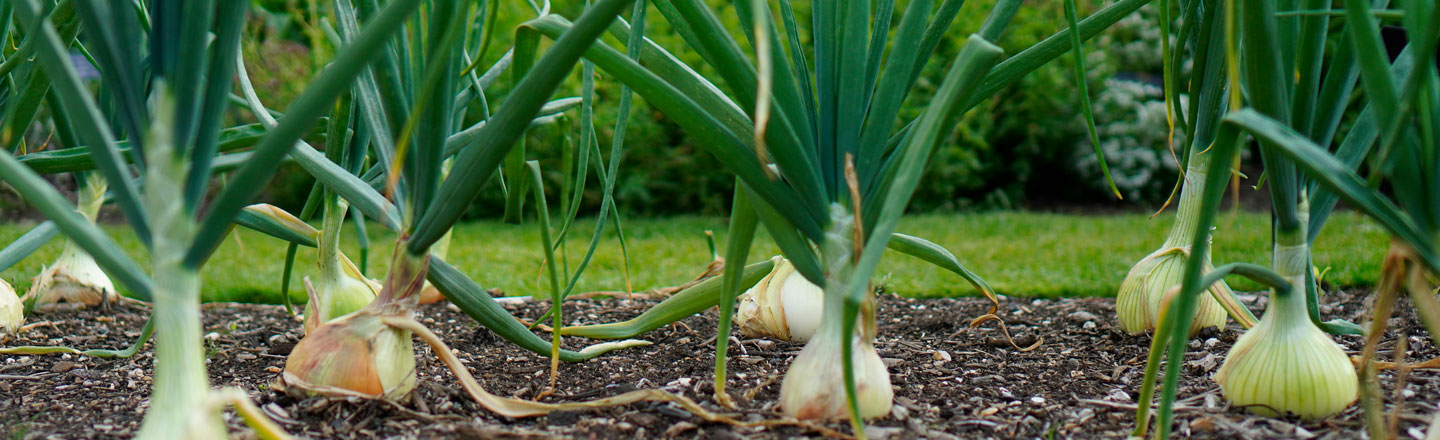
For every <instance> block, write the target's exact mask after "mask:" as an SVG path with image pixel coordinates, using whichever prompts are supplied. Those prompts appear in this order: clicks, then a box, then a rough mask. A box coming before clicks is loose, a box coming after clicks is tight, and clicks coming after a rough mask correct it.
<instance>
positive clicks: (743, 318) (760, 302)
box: [735, 256, 825, 342]
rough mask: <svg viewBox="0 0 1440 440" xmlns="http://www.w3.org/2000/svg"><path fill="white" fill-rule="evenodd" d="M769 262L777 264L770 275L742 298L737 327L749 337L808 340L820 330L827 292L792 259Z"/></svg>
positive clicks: (743, 334) (736, 321) (736, 314)
mask: <svg viewBox="0 0 1440 440" xmlns="http://www.w3.org/2000/svg"><path fill="white" fill-rule="evenodd" d="M770 260H771V261H772V262H774V263H775V268H774V269H771V270H770V274H769V275H766V276H765V278H762V279H760V282H758V283H756V284H755V286H754V287H751V288H750V290H747V291H745V293H744V294H742V295H740V308H739V309H738V310H737V311H736V312H735V325H736V326H737V327H738V328H739V330H740V334H741V335H742V336H745V337H747V338H757V337H767V338H775V339H780V340H786V341H793V342H805V341H808V340H810V337H811V336H814V335H815V330H816V329H818V328H820V316H821V314H822V312H823V308H824V303H825V291H824V290H822V289H820V286H816V285H815V283H812V282H810V280H807V279H805V277H804V276H803V275H800V273H799V272H797V271H796V270H795V265H794V264H791V263H790V260H786V259H785V258H783V257H779V256H777V257H774V258H771V259H770Z"/></svg>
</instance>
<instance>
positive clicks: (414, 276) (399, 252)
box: [366, 237, 430, 316]
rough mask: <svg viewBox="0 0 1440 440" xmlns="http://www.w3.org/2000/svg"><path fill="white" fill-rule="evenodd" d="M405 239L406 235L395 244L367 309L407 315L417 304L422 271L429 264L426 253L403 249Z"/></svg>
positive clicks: (422, 276)
mask: <svg viewBox="0 0 1440 440" xmlns="http://www.w3.org/2000/svg"><path fill="white" fill-rule="evenodd" d="M408 242H409V237H401V238H400V239H399V240H397V242H396V243H395V255H394V257H393V258H392V259H391V262H390V272H389V273H387V274H385V283H384V285H383V287H382V288H381V289H380V294H379V295H378V296H376V297H375V301H374V302H372V303H370V305H369V306H367V307H366V308H367V309H371V310H373V311H375V312H378V313H380V314H384V315H405V316H409V315H410V314H411V313H413V312H414V310H415V307H416V306H418V305H419V304H420V291H421V290H423V289H424V287H425V272H426V271H427V270H428V269H429V267H430V254H429V253H426V254H425V255H412V254H410V253H409V252H405V249H406V248H407V246H406V244H407V243H408Z"/></svg>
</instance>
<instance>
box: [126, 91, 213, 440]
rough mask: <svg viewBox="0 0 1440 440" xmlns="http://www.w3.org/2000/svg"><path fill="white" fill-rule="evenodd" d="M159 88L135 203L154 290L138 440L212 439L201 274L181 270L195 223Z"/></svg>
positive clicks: (169, 110)
mask: <svg viewBox="0 0 1440 440" xmlns="http://www.w3.org/2000/svg"><path fill="white" fill-rule="evenodd" d="M163 86H164V84H163V83H161V84H160V89H159V91H158V94H159V96H160V99H158V100H156V105H155V114H154V118H153V121H154V122H153V125H152V129H151V130H150V136H151V138H150V139H151V142H150V146H149V147H147V151H146V158H147V159H148V160H147V162H148V163H149V166H148V168H147V170H146V173H145V184H144V188H145V193H144V196H143V197H142V201H143V203H144V205H145V209H146V211H148V212H149V213H150V219H151V222H150V227H151V230H150V232H151V237H152V238H153V242H152V247H151V262H152V267H153V271H154V280H155V289H154V291H153V292H151V298H152V300H153V301H154V310H153V311H152V312H151V313H153V316H152V319H154V320H155V374H154V377H155V384H154V388H153V389H152V390H151V393H150V409H149V410H148V411H146V412H145V420H144V422H143V423H142V424H141V426H140V433H139V436H138V437H139V438H142V439H215V438H224V437H225V433H226V431H225V424H224V423H222V422H221V420H220V414H219V412H218V411H212V410H211V408H212V405H211V404H210V383H209V378H208V377H207V376H206V372H205V347H204V345H202V344H201V342H200V341H202V340H203V338H202V336H201V332H202V331H203V327H202V325H201V321H200V272H199V269H198V268H194V267H187V266H185V265H184V263H183V261H184V258H185V253H186V252H187V251H188V250H189V247H190V245H191V244H192V243H193V242H194V238H195V230H196V224H195V220H194V217H193V216H192V215H191V214H190V213H189V212H187V210H186V209H185V206H184V205H183V202H182V200H184V199H185V198H184V197H183V194H184V187H183V185H184V182H185V180H186V176H187V175H188V172H189V169H190V167H189V165H188V163H187V162H186V161H185V160H184V159H183V158H180V157H177V156H176V155H175V153H174V144H173V139H172V136H171V135H172V134H173V133H174V131H173V129H172V128H171V127H172V126H171V123H172V122H173V121H174V105H173V104H174V102H173V101H172V100H170V99H167V98H168V97H169V94H168V93H166V91H165V89H164V88H163Z"/></svg>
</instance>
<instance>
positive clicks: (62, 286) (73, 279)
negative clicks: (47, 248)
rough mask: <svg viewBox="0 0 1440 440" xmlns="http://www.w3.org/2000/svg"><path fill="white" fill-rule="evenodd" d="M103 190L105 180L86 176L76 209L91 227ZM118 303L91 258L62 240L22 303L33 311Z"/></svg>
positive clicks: (77, 247)
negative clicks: (58, 306)
mask: <svg viewBox="0 0 1440 440" xmlns="http://www.w3.org/2000/svg"><path fill="white" fill-rule="evenodd" d="M105 187H106V185H105V179H104V178H103V177H101V176H100V174H99V173H89V174H88V175H87V177H86V178H85V180H84V181H83V184H82V186H81V188H80V192H79V196H78V197H77V200H76V208H77V210H78V211H80V215H82V216H84V217H85V220H86V221H89V222H90V223H91V224H94V223H95V218H96V217H97V216H99V214H100V207H101V205H104V204H105V189H106V188H105ZM119 299H120V295H118V294H116V293H115V283H113V282H111V281H110V277H109V276H107V275H105V271H103V270H101V269H100V265H99V264H96V263H95V258H94V257H91V256H90V254H89V253H86V252H85V250H84V249H81V248H80V246H79V245H78V244H76V243H75V241H74V240H71V239H69V238H66V239H65V247H64V248H62V249H61V251H60V257H58V258H56V259H55V263H54V264H51V265H50V266H49V267H47V268H45V269H44V270H42V271H41V272H40V275H38V276H36V277H35V279H34V282H33V283H32V284H31V285H30V290H29V291H28V292H26V293H25V299H24V300H25V302H28V303H32V304H34V306H35V308H38V309H47V308H52V307H55V306H56V305H57V304H59V303H62V302H64V303H74V304H80V305H85V306H96V305H100V304H102V303H112V304H113V303H114V302H116V301H118V300H119Z"/></svg>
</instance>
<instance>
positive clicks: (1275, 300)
mask: <svg viewBox="0 0 1440 440" xmlns="http://www.w3.org/2000/svg"><path fill="white" fill-rule="evenodd" d="M1302 236H1303V234H1302ZM1304 247H1305V246H1304V245H1299V246H1293V247H1290V249H1287V247H1286V246H1283V245H1277V249H1276V251H1275V252H1276V257H1277V258H1276V261H1277V267H1276V269H1282V268H1281V267H1279V266H1280V265H1281V264H1282V263H1279V262H1285V261H1291V262H1293V264H1291V265H1293V266H1297V267H1296V268H1292V270H1288V271H1287V270H1277V272H1280V273H1281V274H1282V276H1285V278H1286V279H1287V280H1289V281H1290V285H1291V286H1292V289H1291V290H1290V291H1288V292H1278V291H1276V290H1271V294H1270V295H1271V297H1270V298H1271V299H1270V305H1269V307H1267V308H1266V310H1265V315H1264V316H1262V317H1261V318H1260V323H1259V324H1257V325H1256V326H1255V327H1254V328H1251V329H1250V331H1247V332H1245V334H1244V335H1241V336H1240V339H1239V340H1236V341H1235V346H1234V347H1231V348H1230V354H1229V355H1227V356H1226V357H1225V363H1224V364H1222V365H1221V366H1220V370H1219V371H1217V372H1216V373H1215V382H1218V383H1219V384H1220V391H1221V393H1222V394H1223V395H1224V396H1225V398H1226V399H1227V400H1229V401H1230V402H1231V403H1232V404H1234V405H1237V406H1246V407H1248V408H1249V409H1250V411H1251V412H1254V413H1257V414H1261V415H1267V416H1276V415H1279V414H1276V413H1277V412H1280V413H1290V414H1296V415H1299V416H1301V417H1304V418H1307V419H1316V418H1321V417H1326V416H1329V415H1332V414H1335V413H1338V412H1340V411H1342V410H1344V409H1345V408H1346V407H1348V406H1350V404H1351V403H1353V402H1355V399H1356V398H1357V396H1358V390H1359V379H1358V377H1357V375H1356V374H1355V365H1354V364H1353V363H1351V361H1350V357H1349V356H1346V355H1345V351H1344V350H1342V349H1341V348H1340V345H1339V344H1336V343H1335V341H1334V340H1331V339H1330V335H1328V334H1326V333H1325V332H1324V331H1323V330H1321V329H1320V327H1317V326H1316V325H1315V323H1314V322H1312V321H1311V320H1310V316H1309V314H1308V312H1309V310H1308V308H1307V304H1306V301H1305V284H1304V283H1305V276H1304V275H1303V273H1304V272H1302V271H1303V270H1305V269H1306V268H1308V267H1309V266H1308V260H1307V259H1306V258H1304V256H1305V254H1303V251H1294V252H1292V251H1293V249H1295V248H1300V249H1303V248H1304ZM1295 253H1301V254H1300V255H1299V256H1298V257H1295V258H1286V256H1285V255H1287V254H1295ZM1297 260H1298V261H1297ZM1286 272H1288V273H1289V274H1287V273H1286ZM1296 273H1299V274H1301V275H1293V274H1296Z"/></svg>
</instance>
